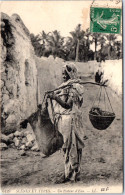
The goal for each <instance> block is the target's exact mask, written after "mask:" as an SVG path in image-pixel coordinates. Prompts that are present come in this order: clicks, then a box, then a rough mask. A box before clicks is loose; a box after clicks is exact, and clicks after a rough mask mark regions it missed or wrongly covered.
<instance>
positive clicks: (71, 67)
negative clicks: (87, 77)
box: [63, 63, 77, 79]
mask: <svg viewBox="0 0 125 195" xmlns="http://www.w3.org/2000/svg"><path fill="white" fill-rule="evenodd" d="M63 70H65V71H66V72H67V74H68V75H69V77H70V79H76V78H77V68H76V66H75V64H74V63H66V64H65V65H64V66H63Z"/></svg>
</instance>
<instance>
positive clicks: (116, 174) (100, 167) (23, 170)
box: [1, 85, 123, 188]
mask: <svg viewBox="0 0 125 195" xmlns="http://www.w3.org/2000/svg"><path fill="white" fill-rule="evenodd" d="M98 88H99V87H98V86H94V85H86V86H85V93H84V104H83V118H84V120H83V121H84V133H85V140H84V142H85V148H84V149H83V156H82V162H81V178H80V181H78V182H77V183H76V184H72V185H82V186H91V185H94V184H96V185H98V184H100V183H101V184H108V185H115V184H121V183H122V182H123V174H122V172H123V159H122V154H123V151H122V142H123V137H122V134H123V132H122V131H123V128H122V100H121V99H120V97H118V96H117V95H116V94H115V93H114V92H113V91H111V90H110V89H107V91H108V95H109V97H110V100H111V104H112V107H113V110H114V112H115V114H116V118H115V120H114V121H113V123H112V124H111V125H110V127H109V128H107V129H106V130H102V131H101V130H97V129H95V128H93V126H92V124H91V123H90V121H89V116H88V113H89V110H90V108H91V106H92V102H93V101H94V99H95V97H96V93H97V91H98ZM1 155H2V158H1V166H2V169H1V177H2V178H1V179H2V188H5V187H8V186H11V187H14V186H16V187H22V186H28V187H30V186H32V187H33V186H38V187H42V186H49V185H50V186H51V185H54V186H57V185H59V186H70V185H71V184H70V182H67V183H65V184H57V183H58V181H61V178H62V176H63V174H64V163H63V158H64V157H63V152H62V151H61V150H60V151H57V152H56V153H54V154H53V155H51V156H49V157H45V156H43V155H42V154H41V153H40V152H31V151H26V155H25V156H21V151H20V150H15V149H12V148H10V149H8V150H5V151H2V154H1Z"/></svg>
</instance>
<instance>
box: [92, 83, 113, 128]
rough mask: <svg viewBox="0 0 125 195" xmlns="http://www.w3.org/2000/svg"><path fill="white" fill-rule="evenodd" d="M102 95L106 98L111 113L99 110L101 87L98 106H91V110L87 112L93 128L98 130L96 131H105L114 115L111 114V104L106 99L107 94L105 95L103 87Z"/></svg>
mask: <svg viewBox="0 0 125 195" xmlns="http://www.w3.org/2000/svg"><path fill="white" fill-rule="evenodd" d="M104 95H106V96H107V99H108V102H109V105H110V108H111V111H106V110H103V109H101V108H100V105H99V103H100V99H101V96H102V86H101V87H100V91H99V98H98V99H99V100H98V101H99V103H98V106H94V105H93V106H92V108H91V110H90V111H89V119H90V121H91V123H92V125H93V127H94V128H96V129H98V130H105V129H107V128H108V127H109V126H110V125H111V123H112V122H113V120H114V119H115V113H114V112H113V109H112V106H111V102H110V99H109V97H108V93H107V91H106V89H105V87H104ZM104 99H105V98H104ZM94 103H95V102H94Z"/></svg>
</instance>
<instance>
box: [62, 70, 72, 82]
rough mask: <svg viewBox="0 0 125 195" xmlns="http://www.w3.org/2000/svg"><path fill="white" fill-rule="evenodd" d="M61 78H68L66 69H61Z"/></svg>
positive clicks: (66, 79) (64, 79)
mask: <svg viewBox="0 0 125 195" xmlns="http://www.w3.org/2000/svg"><path fill="white" fill-rule="evenodd" d="M62 78H63V81H64V82H66V81H68V80H69V79H70V77H69V75H68V74H67V72H66V70H62Z"/></svg>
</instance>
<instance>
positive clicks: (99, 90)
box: [92, 88, 100, 107]
mask: <svg viewBox="0 0 125 195" xmlns="http://www.w3.org/2000/svg"><path fill="white" fill-rule="evenodd" d="M99 92H100V88H99V90H98V93H97V96H96V98H95V100H94V101H93V104H92V107H93V106H94V104H95V101H96V100H97V97H98V96H99Z"/></svg>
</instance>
